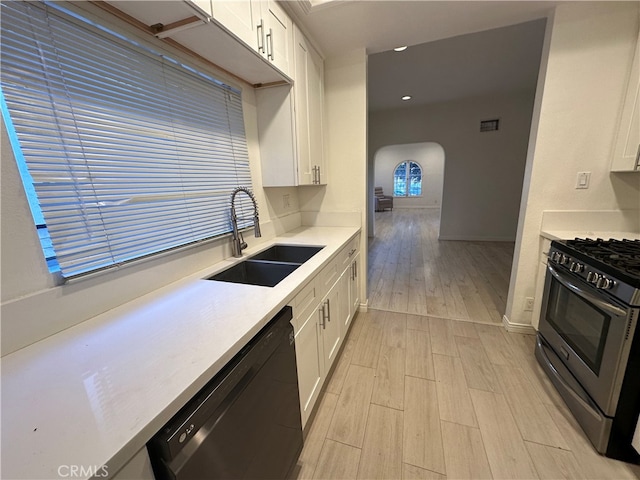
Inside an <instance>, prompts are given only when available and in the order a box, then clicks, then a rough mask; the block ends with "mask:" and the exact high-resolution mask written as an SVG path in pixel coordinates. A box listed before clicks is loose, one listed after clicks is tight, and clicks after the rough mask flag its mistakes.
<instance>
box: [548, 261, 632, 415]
mask: <svg viewBox="0 0 640 480" xmlns="http://www.w3.org/2000/svg"><path fill="white" fill-rule="evenodd" d="M632 323H633V324H632ZM634 330H635V324H634V322H632V316H631V312H630V309H629V307H628V306H625V305H624V304H620V303H617V302H614V301H613V300H612V299H610V298H609V297H608V296H607V295H606V294H604V293H603V292H602V291H599V290H597V289H596V288H594V287H593V286H591V285H589V284H587V283H586V282H585V281H583V280H582V279H581V278H579V277H577V276H573V275H571V274H569V273H565V272H563V271H561V270H559V269H557V268H555V267H554V266H553V265H552V264H551V263H549V265H548V267H547V276H546V279H545V289H544V297H543V303H542V311H541V318H540V325H539V331H540V334H541V335H542V336H543V337H544V338H545V340H546V341H547V342H548V343H549V345H550V346H551V348H552V349H553V350H554V352H555V353H556V355H557V356H558V357H559V358H560V359H561V360H562V362H563V363H564V364H565V365H566V367H567V368H568V370H569V371H570V372H571V373H572V374H573V376H575V378H576V379H577V380H578V382H579V383H580V384H581V385H582V387H583V388H584V389H585V390H586V392H587V393H588V394H589V396H590V397H591V398H592V399H593V400H594V401H595V402H596V404H597V405H598V406H599V408H600V410H602V412H603V413H604V414H605V415H607V416H613V415H614V414H615V411H616V407H617V404H618V397H619V394H620V387H621V385H622V380H623V377H624V371H625V366H626V364H627V359H628V357H629V349H630V346H631V340H632V339H633V333H634Z"/></svg>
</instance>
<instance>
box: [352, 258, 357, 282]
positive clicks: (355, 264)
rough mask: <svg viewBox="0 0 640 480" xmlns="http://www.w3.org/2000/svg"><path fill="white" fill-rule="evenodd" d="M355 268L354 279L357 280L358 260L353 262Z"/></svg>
mask: <svg viewBox="0 0 640 480" xmlns="http://www.w3.org/2000/svg"><path fill="white" fill-rule="evenodd" d="M353 270H354V271H355V274H354V275H353V279H354V280H355V279H356V278H358V260H355V261H354V262H353Z"/></svg>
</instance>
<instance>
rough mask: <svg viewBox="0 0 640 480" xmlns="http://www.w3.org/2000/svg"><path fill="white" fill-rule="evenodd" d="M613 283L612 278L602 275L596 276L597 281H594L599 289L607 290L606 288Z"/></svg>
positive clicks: (610, 286)
mask: <svg viewBox="0 0 640 480" xmlns="http://www.w3.org/2000/svg"><path fill="white" fill-rule="evenodd" d="M614 284H615V282H614V281H613V280H611V279H610V278H607V277H604V276H602V277H600V278H598V281H597V282H596V287H597V288H599V289H601V290H608V289H610V288H612V287H613V285H614Z"/></svg>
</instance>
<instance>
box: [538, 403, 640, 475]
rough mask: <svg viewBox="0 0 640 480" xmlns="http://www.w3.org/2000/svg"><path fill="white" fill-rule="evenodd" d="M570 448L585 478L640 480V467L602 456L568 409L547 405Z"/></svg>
mask: <svg viewBox="0 0 640 480" xmlns="http://www.w3.org/2000/svg"><path fill="white" fill-rule="evenodd" d="M545 407H546V408H547V410H548V412H549V414H550V415H551V417H552V418H553V420H554V422H555V423H556V425H557V426H558V428H559V429H560V432H561V433H562V436H563V437H564V439H565V440H566V441H567V443H568V444H569V448H570V450H571V452H572V453H573V455H574V456H575V457H576V460H577V462H578V465H580V467H581V468H582V473H583V474H584V478H589V479H603V478H607V479H609V478H612V479H614V478H615V479H638V478H640V467H639V466H638V465H631V464H628V463H624V462H620V461H617V460H613V459H611V458H607V457H604V456H602V455H600V454H599V453H598V452H597V451H596V450H595V449H594V448H593V446H592V445H591V442H590V441H589V439H587V437H586V436H585V434H584V432H583V431H582V429H581V428H580V426H579V425H578V423H577V422H576V420H575V418H573V416H572V415H571V413H570V412H569V411H568V410H567V409H559V408H556V407H554V406H552V405H545Z"/></svg>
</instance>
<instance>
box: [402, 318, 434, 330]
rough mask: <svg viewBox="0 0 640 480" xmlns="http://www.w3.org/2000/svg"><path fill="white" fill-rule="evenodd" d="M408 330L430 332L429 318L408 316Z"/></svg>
mask: <svg viewBox="0 0 640 480" xmlns="http://www.w3.org/2000/svg"><path fill="white" fill-rule="evenodd" d="M407 329H408V330H422V331H423V332H428V331H429V317H426V316H424V315H407Z"/></svg>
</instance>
